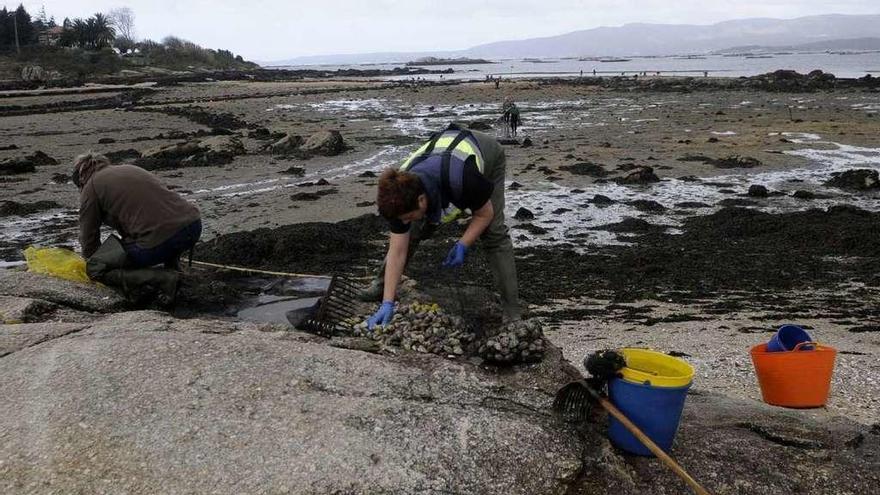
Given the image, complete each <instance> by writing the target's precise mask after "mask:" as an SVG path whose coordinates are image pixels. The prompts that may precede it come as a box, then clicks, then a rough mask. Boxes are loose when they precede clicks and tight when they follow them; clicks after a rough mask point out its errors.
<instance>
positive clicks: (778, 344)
mask: <svg viewBox="0 0 880 495" xmlns="http://www.w3.org/2000/svg"><path fill="white" fill-rule="evenodd" d="M812 341H813V339H812V338H810V334H808V333H807V331H806V330H804V329H803V328H801V327H799V326H797V325H782V326H781V327H779V330H777V331H776V333H775V334H773V338H772V339H770V342H767V352H783V351H793V350H794V348H795V347H797V345H798V344H800V343H801V342H812ZM801 350H802V351H811V350H813V346H811V345H805V346H802V347H801Z"/></svg>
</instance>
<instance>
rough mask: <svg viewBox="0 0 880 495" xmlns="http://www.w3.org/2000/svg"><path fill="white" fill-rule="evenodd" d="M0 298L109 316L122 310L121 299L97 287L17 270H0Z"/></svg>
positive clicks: (99, 286)
mask: <svg viewBox="0 0 880 495" xmlns="http://www.w3.org/2000/svg"><path fill="white" fill-rule="evenodd" d="M0 295H3V296H15V297H23V298H30V299H38V300H43V301H48V302H51V303H55V304H58V305H60V306H65V307H68V308H71V309H75V310H79V311H89V312H99V313H109V312H112V311H119V310H121V309H122V308H123V307H125V304H126V302H125V299H124V298H123V297H122V296H120V295H119V293H117V292H116V291H114V290H113V289H110V288H108V287H104V286H102V285H98V284H87V283H80V282H71V281H69V280H64V279H60V278H55V277H50V276H48V275H39V274H35V273H28V272H25V271H21V270H0Z"/></svg>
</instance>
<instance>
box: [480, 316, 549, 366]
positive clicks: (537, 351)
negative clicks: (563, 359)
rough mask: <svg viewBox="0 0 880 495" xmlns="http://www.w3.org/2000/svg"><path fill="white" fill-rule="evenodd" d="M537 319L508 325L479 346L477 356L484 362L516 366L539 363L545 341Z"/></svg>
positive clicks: (541, 326)
mask: <svg viewBox="0 0 880 495" xmlns="http://www.w3.org/2000/svg"><path fill="white" fill-rule="evenodd" d="M543 329H544V326H543V324H542V323H541V321H540V320H538V319H531V320H521V321H514V322H511V323H508V324H507V325H506V326H504V327H503V328H501V329H500V331H499V332H498V333H496V334H495V335H493V336H491V337H488V338H486V340H485V341H484V342H483V343H481V344H480V346H479V350H478V354H479V356H480V357H482V358H483V359H485V360H486V361H490V362H496V363H504V364H516V363H531V362H535V361H540V360H541V358H542V357H543V356H544V349H546V347H547V341H546V340H544V330H543Z"/></svg>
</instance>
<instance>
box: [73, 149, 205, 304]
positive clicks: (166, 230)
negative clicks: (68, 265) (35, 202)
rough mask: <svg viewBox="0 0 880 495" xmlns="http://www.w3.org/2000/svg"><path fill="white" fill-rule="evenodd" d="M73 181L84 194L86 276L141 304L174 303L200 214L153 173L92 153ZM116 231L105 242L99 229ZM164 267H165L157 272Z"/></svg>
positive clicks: (198, 229)
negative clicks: (183, 257) (182, 262)
mask: <svg viewBox="0 0 880 495" xmlns="http://www.w3.org/2000/svg"><path fill="white" fill-rule="evenodd" d="M73 182H74V184H76V186H77V187H78V188H79V190H80V196H79V198H80V207H79V223H80V225H79V227H80V244H81V246H82V252H83V256H85V257H86V258H87V260H88V262H87V264H86V272H87V273H88V275H89V277H90V278H91V279H93V280H96V281H99V282H101V283H104V284H106V285H109V286H111V287H115V288H117V289H120V290H122V292H123V293H124V294H125V295H126V297H128V298H129V299H132V300H134V301H135V302H138V303H145V302H148V301H151V300H155V301H156V302H158V303H159V304H160V305H163V306H168V305H170V304H172V303H173V302H174V299H175V297H176V295H177V287H178V284H179V281H180V273H179V267H180V265H179V263H180V255H181V254H182V253H184V252H186V251H189V250H191V249H192V248H193V246H194V245H195V243H196V242H197V241H198V240H199V236H201V233H202V221H201V214H200V213H199V210H198V208H196V207H195V205H193V204H192V203H190V202H188V201H186V200H185V199H183V198H182V197H181V196H180V195H179V194H177V193H175V192H172V191H170V190H168V188H167V187H165V186H164V185H163V184H162V183H161V182H160V181H159V179H158V178H157V177H156V176H155V175H153V174H151V173H150V172H148V171H146V170H144V169H142V168H140V167H136V166H134V165H110V161H109V160H108V159H107V158H106V157H104V156H102V155H97V154H92V153H88V154H85V155H81V156H79V157H77V158H76V161H75V163H74V170H73ZM102 225H107V226H109V227H111V228H112V229H114V230H116V232H117V233H118V235H119V236H118V237H117V236H115V235H111V236H109V237H108V238H107V239H106V240H105V241H104V242H103V244H102V243H101V226H102ZM156 265H163V267H162V268H158V267H156V268H154V267H155V266H156Z"/></svg>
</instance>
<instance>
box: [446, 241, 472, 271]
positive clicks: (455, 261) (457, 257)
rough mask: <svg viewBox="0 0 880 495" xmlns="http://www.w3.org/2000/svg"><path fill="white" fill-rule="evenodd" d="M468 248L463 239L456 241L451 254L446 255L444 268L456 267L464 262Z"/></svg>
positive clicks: (450, 251)
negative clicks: (462, 241)
mask: <svg viewBox="0 0 880 495" xmlns="http://www.w3.org/2000/svg"><path fill="white" fill-rule="evenodd" d="M467 252H468V248H467V246H465V245H464V244H462V243H461V241H458V242H456V243H455V246H452V249H450V250H449V254H447V255H446V261H444V262H443V268H455V267H459V266H461V265H463V264H464V257H465V256H467Z"/></svg>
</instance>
